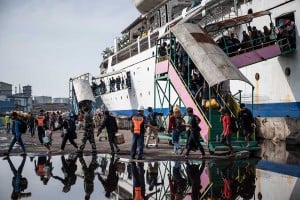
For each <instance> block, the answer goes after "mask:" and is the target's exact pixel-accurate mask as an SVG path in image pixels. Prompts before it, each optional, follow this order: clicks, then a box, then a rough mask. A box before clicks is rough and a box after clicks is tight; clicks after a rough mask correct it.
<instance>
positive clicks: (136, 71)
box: [92, 0, 300, 140]
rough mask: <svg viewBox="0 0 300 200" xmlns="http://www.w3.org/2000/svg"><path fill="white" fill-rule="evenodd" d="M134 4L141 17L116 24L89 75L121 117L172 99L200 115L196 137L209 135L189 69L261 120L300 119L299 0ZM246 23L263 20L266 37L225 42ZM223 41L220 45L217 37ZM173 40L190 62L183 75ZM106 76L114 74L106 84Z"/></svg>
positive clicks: (166, 105) (164, 106)
mask: <svg viewBox="0 0 300 200" xmlns="http://www.w3.org/2000/svg"><path fill="white" fill-rule="evenodd" d="M133 3H134V4H135V6H136V8H137V9H138V10H139V11H140V12H141V16H140V17H139V18H137V19H136V20H135V21H134V22H132V23H131V24H130V25H129V26H128V27H127V28H126V29H124V31H122V36H120V37H118V38H116V39H115V41H114V46H113V48H112V49H106V50H105V51H104V52H103V57H104V60H103V62H102V63H101V64H100V75H93V80H92V81H93V82H94V84H95V85H97V86H98V87H95V90H94V93H95V95H96V102H97V103H98V106H100V104H101V105H102V106H103V105H104V106H105V108H106V109H108V110H110V111H111V112H113V113H115V114H117V115H127V116H130V115H132V114H133V113H134V112H135V111H136V109H137V108H138V106H140V105H143V106H144V107H148V106H151V107H154V108H155V109H156V110H158V111H160V112H163V113H165V114H167V113H168V110H169V109H170V107H171V106H173V105H175V104H179V105H180V106H181V107H187V106H192V107H194V108H195V110H196V111H197V112H196V113H197V114H198V115H200V116H201V119H202V121H203V124H202V125H201V128H202V132H205V133H204V134H203V135H202V137H203V138H204V140H208V139H209V138H210V137H212V136H209V135H208V133H209V132H211V129H212V124H213V122H212V121H211V120H212V117H211V116H210V114H207V113H206V114H205V111H203V109H202V105H199V104H201V103H199V104H197V103H195V102H196V100H195V96H194V93H193V92H192V91H190V85H189V81H190V80H191V74H193V73H196V74H197V73H198V74H200V75H201V77H203V78H204V79H205V81H206V82H207V83H208V85H209V86H210V87H211V88H214V87H215V86H216V85H218V84H221V83H222V84H223V87H224V86H225V87H224V88H225V90H227V92H229V90H230V92H231V94H233V95H236V94H237V96H236V97H237V99H239V100H240V101H241V102H243V103H245V104H246V105H247V107H249V108H250V109H252V111H253V114H254V116H255V117H261V118H262V119H264V120H262V122H265V123H267V122H268V120H272V119H273V118H274V117H275V118H277V119H280V120H281V121H280V123H286V121H285V120H286V117H289V118H290V119H295V121H296V122H295V123H298V124H299V119H300V79H299V78H298V77H300V68H299V66H300V65H299V64H300V62H299V59H300V55H299V51H297V47H298V46H299V45H300V43H299V40H300V39H299V31H298V27H299V19H300V16H299V15H300V14H299V12H297V9H299V8H300V1H296V0H272V1H270V0H202V1H201V0H199V1H190V0H170V1H168V0H155V1H153V0H151V1H150V0H133ZM271 23H272V24H273V25H274V28H273V29H272V27H270V24H271ZM248 26H250V27H252V28H253V27H256V29H257V30H260V31H261V32H263V30H264V26H266V27H268V29H269V31H270V35H269V40H266V39H265V38H266V36H263V35H262V36H263V38H261V41H260V42H258V43H257V42H255V39H254V41H251V42H249V44H250V46H249V45H248V46H247V47H244V49H242V48H241V46H239V48H238V49H234V50H232V49H230V48H232V46H230V45H232V43H231V42H232V41H231V40H230V39H228V38H229V37H230V34H231V33H234V35H236V37H237V38H238V39H239V40H240V41H241V42H242V38H243V31H245V32H246V33H247V34H250V33H249V32H248V30H247V27H248ZM282 31H285V33H287V32H288V33H287V34H288V36H286V35H285V36H282V34H284V33H282ZM252 32H254V31H253V30H252ZM275 33H276V35H275ZM191 35H192V37H191ZM271 35H272V36H271ZM274 37H276V38H274ZM252 39H253V38H252ZM222 40H223V41H224V40H225V45H224V43H223V45H222V44H221V43H222ZM257 40H258V39H257ZM215 41H217V42H218V44H219V46H222V48H223V51H224V52H223V51H222V52H221V49H220V48H219V47H217V43H216V42H215ZM163 42H166V43H167V45H168V59H167V60H164V59H162V58H161V57H159V55H158V50H157V49H158V46H159V45H161V44H162V43H163ZM172 42H173V43H172ZM226 43H227V44H226ZM178 46H179V47H181V48H183V50H184V51H185V53H186V54H187V55H188V63H189V64H190V63H191V62H192V63H193V64H194V65H195V66H196V67H194V68H189V70H191V71H189V72H186V73H189V74H190V75H188V76H189V77H187V78H185V77H183V76H184V75H182V73H181V75H182V76H181V77H180V70H179V71H178V66H177V65H178V63H176V62H177V61H175V60H178V59H177V58H175V55H176V53H174V52H173V53H172V52H171V51H172V49H174V51H176V48H177V47H178ZM173 55H174V58H175V59H173V58H172V56H173ZM213 65H214V66H213ZM224 66H225V67H224ZM195 69H196V70H195ZM236 69H238V70H236ZM172 70H173V71H172ZM172 73H173V75H174V76H175V78H174V77H173V75H172ZM177 76H178V77H177ZM118 77H119V78H120V79H118ZM111 79H118V80H117V81H116V80H115V81H113V82H114V83H112V81H111ZM186 79H187V80H188V81H187V80H186ZM183 80H186V81H185V82H186V83H184V81H183ZM187 88H189V89H187ZM224 88H223V89H224ZM196 92H197V91H196ZM212 93H213V92H210V94H209V95H210V97H211V96H212V95H213V94H212ZM216 95H217V94H216ZM233 112H234V111H233ZM275 122H276V120H275ZM275 122H274V123H275ZM274 126H276V124H275V125H274ZM277 126H278V125H277ZM277 128H278V127H277ZM275 129H276V127H275ZM286 129H287V128H286V127H285V129H284V128H283V129H280V128H279V129H278V130H279V131H281V132H283V131H286ZM270 137H271V136H270ZM272 137H273V136H272Z"/></svg>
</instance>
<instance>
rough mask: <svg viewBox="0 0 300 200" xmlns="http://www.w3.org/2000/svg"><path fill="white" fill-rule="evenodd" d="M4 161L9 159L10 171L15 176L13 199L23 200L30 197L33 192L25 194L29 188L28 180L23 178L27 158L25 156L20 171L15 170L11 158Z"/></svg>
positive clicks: (13, 180) (13, 179)
mask: <svg viewBox="0 0 300 200" xmlns="http://www.w3.org/2000/svg"><path fill="white" fill-rule="evenodd" d="M4 159H7V161H8V164H9V166H10V169H11V171H12V173H13V175H14V176H13V178H12V186H13V192H12V193H11V199H13V200H15V199H22V198H23V197H25V198H26V197H30V196H31V192H23V191H24V190H26V189H27V187H28V181H27V178H25V177H23V176H22V172H23V168H24V165H25V162H26V156H23V158H22V162H21V164H20V166H19V167H18V169H16V168H15V166H14V164H13V162H12V161H11V160H10V157H9V156H8V157H5V158H4Z"/></svg>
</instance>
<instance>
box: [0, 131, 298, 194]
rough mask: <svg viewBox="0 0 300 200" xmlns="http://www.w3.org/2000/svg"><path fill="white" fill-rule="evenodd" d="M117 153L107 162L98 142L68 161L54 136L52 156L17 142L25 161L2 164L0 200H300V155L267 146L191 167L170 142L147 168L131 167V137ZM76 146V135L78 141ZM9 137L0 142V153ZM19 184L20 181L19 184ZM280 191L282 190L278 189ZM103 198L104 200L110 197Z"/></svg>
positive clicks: (68, 153)
mask: <svg viewBox="0 0 300 200" xmlns="http://www.w3.org/2000/svg"><path fill="white" fill-rule="evenodd" d="M120 132H121V133H123V134H124V136H125V141H126V142H125V144H121V145H120V148H121V153H120V154H118V155H115V156H113V155H111V154H107V152H109V145H108V142H107V141H105V140H104V141H99V140H98V139H97V151H98V154H95V155H92V154H90V153H89V152H90V150H91V148H90V145H89V144H87V145H86V147H87V148H86V151H85V153H84V154H83V156H80V155H77V154H75V153H73V151H74V149H73V147H72V145H70V144H68V145H67V146H66V150H65V153H64V154H62V155H58V153H57V151H58V150H59V147H60V142H61V138H60V132H59V131H57V132H55V133H54V134H53V153H52V155H51V156H50V155H46V152H47V150H46V148H45V147H43V146H41V145H39V144H38V140H37V138H31V137H30V136H29V134H25V135H23V139H24V141H25V143H26V147H27V151H28V154H27V156H25V157H22V156H20V155H19V152H20V150H19V148H18V147H17V148H15V149H14V152H13V154H12V156H10V157H8V158H6V159H3V158H4V157H1V160H0V166H1V170H0V177H1V179H2V181H1V182H2V184H1V186H0V199H17V198H23V197H24V198H25V197H26V198H27V199H45V200H46V199H53V198H56V199H134V196H136V197H137V196H138V195H141V196H143V197H144V199H185V200H188V199H272V200H273V199H275V200H276V199H278V200H283V199H299V198H300V194H299V191H300V179H299V177H300V150H299V147H297V146H289V147H286V145H285V143H284V142H272V141H269V140H265V141H262V142H261V143H260V145H261V147H262V149H261V151H259V152H258V153H257V155H256V157H253V158H234V157H232V158H229V157H226V156H223V159H221V157H220V158H219V157H208V158H207V159H205V160H201V159H198V158H199V155H200V154H199V153H192V156H191V157H190V159H188V160H187V159H184V158H183V156H181V155H174V154H172V147H171V146H170V145H169V144H168V141H160V143H159V146H158V148H155V147H150V148H147V149H145V160H143V161H132V160H130V159H129V152H130V139H131V133H130V132H129V131H126V130H121V131H120ZM78 136H79V139H77V142H78V143H80V137H81V132H79V134H78ZM9 139H10V137H9V136H7V135H6V133H1V135H0V153H1V154H2V153H3V152H5V151H6V149H7V145H8V143H9ZM18 180H19V181H18ZM282 186H284V187H282ZM108 196H109V197H108Z"/></svg>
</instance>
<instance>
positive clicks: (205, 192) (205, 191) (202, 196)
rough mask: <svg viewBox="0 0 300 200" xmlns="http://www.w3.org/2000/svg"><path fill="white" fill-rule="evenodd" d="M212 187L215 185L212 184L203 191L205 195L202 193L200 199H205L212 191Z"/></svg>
mask: <svg viewBox="0 0 300 200" xmlns="http://www.w3.org/2000/svg"><path fill="white" fill-rule="evenodd" d="M212 186H213V183H210V184H209V185H208V187H206V188H205V190H204V191H203V193H202V195H201V197H200V199H203V198H204V197H205V195H206V194H207V192H208V191H209V190H210V188H211V187H212Z"/></svg>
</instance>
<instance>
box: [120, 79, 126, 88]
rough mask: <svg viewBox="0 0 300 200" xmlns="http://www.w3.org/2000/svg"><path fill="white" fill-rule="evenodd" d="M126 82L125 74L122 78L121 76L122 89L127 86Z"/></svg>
mask: <svg viewBox="0 0 300 200" xmlns="http://www.w3.org/2000/svg"><path fill="white" fill-rule="evenodd" d="M124 84H125V82H124V78H123V76H122V78H121V87H122V89H124V88H125V85H124Z"/></svg>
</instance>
